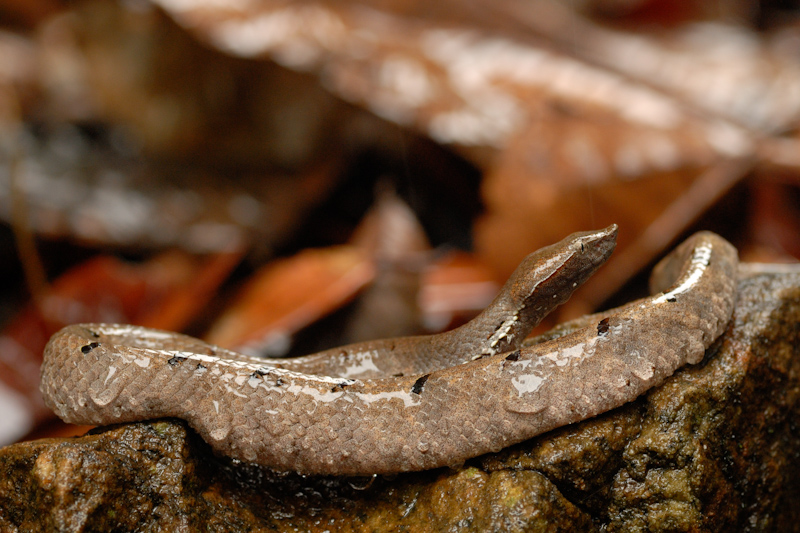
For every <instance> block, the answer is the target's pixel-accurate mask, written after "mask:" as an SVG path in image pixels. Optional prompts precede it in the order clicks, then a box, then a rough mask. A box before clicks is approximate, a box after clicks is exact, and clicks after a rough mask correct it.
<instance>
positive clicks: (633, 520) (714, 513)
mask: <svg viewBox="0 0 800 533" xmlns="http://www.w3.org/2000/svg"><path fill="white" fill-rule="evenodd" d="M476 393H477V392H476ZM798 459H800V272H798V271H794V272H791V271H788V270H787V272H784V273H759V274H751V275H750V276H748V277H745V278H744V279H743V280H742V281H741V282H740V285H739V302H738V304H737V308H736V312H735V315H734V319H733V321H732V323H731V326H730V327H729V329H728V331H727V333H726V334H725V335H724V337H723V338H722V339H720V341H718V342H717V343H716V344H715V345H714V346H713V347H712V348H711V349H710V350H709V351H708V353H707V354H706V358H705V359H704V360H703V361H702V362H701V363H700V364H698V365H696V366H692V367H686V368H684V369H682V370H681V371H679V372H678V373H676V374H675V375H674V376H673V377H672V378H670V379H669V380H668V381H667V382H666V383H665V384H664V385H663V386H661V387H659V388H657V389H654V390H652V391H650V392H649V393H648V394H646V395H644V396H643V397H641V398H639V399H638V400H637V401H635V402H632V403H630V404H627V405H626V406H624V407H622V408H620V409H617V410H614V411H611V412H609V413H606V414H605V415H603V416H600V417H597V418H595V419H592V420H588V421H585V422H583V423H580V424H574V425H571V426H568V427H565V428H562V429H560V430H557V431H553V432H550V433H548V434H545V435H543V436H541V437H539V438H535V439H532V440H529V441H527V442H524V443H522V444H519V445H517V446H514V447H511V448H509V449H506V450H504V451H502V452H500V453H498V454H493V455H487V456H483V457H480V458H477V459H474V460H471V461H469V462H468V463H467V464H465V465H464V466H463V467H461V468H454V469H438V470H434V471H430V472H421V473H416V474H403V475H397V476H393V477H375V478H372V477H367V478H318V477H317V478H315V477H302V476H297V475H293V474H276V473H273V472H270V471H268V470H265V469H261V468H258V467H255V466H252V465H243V464H234V463H231V462H230V461H228V460H226V459H222V458H216V457H214V456H213V455H212V454H211V453H210V450H209V448H208V446H206V445H205V443H203V442H202V441H201V440H200V439H199V437H197V436H196V435H195V434H194V433H193V432H192V431H191V430H190V429H188V428H187V427H186V426H185V425H184V424H183V423H182V422H180V421H174V420H161V421H153V422H145V423H139V424H127V425H122V426H116V427H110V428H100V429H97V430H94V431H93V432H91V433H90V434H88V435H86V436H84V437H79V438H72V439H45V440H39V441H34V442H26V443H21V444H16V445H13V446H8V447H6V448H3V449H0V531H111V530H115V531H133V530H136V531H164V530H169V531H174V530H208V531H295V530H300V531H306V530H310V531H443V530H446V531H800V507H798V506H797V505H795V502H796V501H798V500H799V499H800V461H799V460H798Z"/></svg>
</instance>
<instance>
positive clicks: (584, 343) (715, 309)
mask: <svg viewBox="0 0 800 533" xmlns="http://www.w3.org/2000/svg"><path fill="white" fill-rule="evenodd" d="M615 235H616V228H615V227H611V228H608V229H606V230H601V231H599V232H590V233H583V234H575V235H573V236H570V237H568V238H567V239H565V240H564V241H562V242H561V243H559V244H557V245H554V246H552V247H549V248H548V249H545V251H543V252H538V253H537V254H532V255H531V256H529V258H527V259H526V260H525V262H523V265H522V266H521V267H520V269H518V271H517V272H515V274H514V275H513V276H512V278H511V280H510V281H509V283H507V284H506V285H505V287H504V288H503V290H502V291H501V293H500V296H498V298H497V299H496V300H495V302H493V304H492V305H491V306H490V307H489V308H488V309H487V311H485V312H484V313H483V314H482V315H481V316H480V317H478V318H477V319H476V322H475V323H472V324H469V325H467V326H465V327H464V328H461V329H460V330H455V332H451V333H447V334H441V335H433V336H429V337H413V338H405V339H393V340H392V339H389V340H385V341H376V342H372V343H362V344H358V345H351V346H349V347H345V348H342V349H335V350H329V351H327V352H324V353H323V355H312V356H309V359H303V358H298V359H296V360H280V361H278V362H271V361H268V360H259V359H256V358H251V357H247V356H244V355H241V354H236V353H235V352H230V351H227V350H224V349H222V348H219V347H216V346H211V345H208V344H206V343H204V342H202V341H200V340H197V339H192V338H190V337H186V336H183V335H178V334H173V333H167V332H159V331H155V330H147V329H144V328H135V327H132V326H114V325H102V324H87V325H76V326H69V327H67V328H65V329H63V330H62V331H61V332H59V333H58V334H56V335H55V336H54V337H53V338H52V339H51V341H50V343H49V344H48V346H47V348H46V350H45V362H44V364H43V366H42V394H43V395H44V397H45V401H46V402H47V404H48V405H49V406H50V407H51V408H52V409H53V410H54V411H55V412H56V414H58V416H60V417H61V418H63V419H64V420H66V421H69V422H75V423H82V424H98V425H102V424H110V423H118V422H125V421H133V420H142V419H148V418H157V417H163V416H175V417H180V418H183V419H185V420H187V421H188V422H189V424H190V425H191V426H192V427H194V428H195V429H196V430H197V431H198V433H200V435H201V436H202V437H203V438H204V439H205V440H206V441H207V442H208V443H209V444H210V445H211V446H212V447H213V448H214V450H215V451H217V452H218V453H220V454H224V455H229V456H231V457H235V458H238V459H241V460H244V461H250V462H256V463H259V464H262V465H265V466H268V467H270V468H274V469H276V470H292V471H297V472H303V473H309V474H343V475H344V474H348V475H366V474H376V473H392V472H401V471H413V470H423V469H428V468H434V467H438V466H443V465H449V464H457V463H460V462H462V461H464V460H466V459H468V458H471V457H475V456H477V455H480V454H483V453H486V452H489V451H496V450H500V449H502V448H504V447H506V446H509V445H511V444H514V443H516V442H520V441H522V440H525V439H528V438H530V437H533V436H535V435H538V434H540V433H543V432H545V431H549V430H550V429H553V428H556V427H559V426H562V425H565V424H570V423H573V422H577V421H580V420H583V419H586V418H589V417H591V416H595V415H597V414H599V413H602V412H604V411H607V410H609V409H612V408H614V407H617V406H620V405H622V404H624V403H626V402H628V401H631V400H633V399H635V398H636V397H637V396H639V395H640V394H641V393H643V392H644V391H646V390H648V389H649V388H651V387H653V386H655V385H658V384H659V383H661V382H662V381H663V380H664V379H666V378H667V377H668V376H670V375H671V374H672V373H673V372H674V371H675V370H676V369H677V368H679V367H680V366H682V365H683V364H685V363H687V362H689V363H696V362H698V361H699V360H700V359H702V357H703V354H704V353H705V350H706V348H707V347H708V346H709V345H710V344H711V343H712V342H713V341H714V340H715V339H716V338H717V337H718V336H719V335H720V334H721V333H722V332H723V331H724V329H725V327H726V325H727V323H728V320H729V319H730V316H731V313H732V311H733V304H734V299H735V272H736V266H737V257H736V250H735V249H734V248H733V247H732V246H731V245H730V244H729V243H727V242H726V241H725V240H724V239H722V238H720V237H718V236H716V235H714V234H711V233H700V234H697V235H695V236H693V237H692V238H690V239H689V240H688V241H687V242H685V243H684V244H683V245H681V246H680V247H679V248H678V249H676V251H675V252H673V253H672V254H670V256H668V257H667V258H666V259H665V260H664V265H666V266H664V267H661V268H660V269H659V272H662V275H661V279H660V284H661V286H662V287H663V286H669V285H671V287H669V289H668V290H667V291H666V292H665V293H661V294H658V295H656V296H653V297H651V298H647V299H644V300H641V301H639V302H636V303H634V304H629V305H626V306H624V307H622V308H620V310H618V311H611V312H609V313H608V314H607V316H601V317H598V320H597V321H595V322H592V323H591V324H590V325H588V326H586V327H583V328H581V329H579V330H577V331H575V332H573V333H571V334H569V335H565V336H563V337H560V338H557V339H553V340H550V341H547V342H543V343H541V344H536V345H533V346H529V347H523V348H519V346H520V345H521V343H522V340H523V339H524V337H525V335H526V334H527V332H528V331H529V330H530V328H531V327H532V324H533V323H534V322H537V321H538V320H540V319H541V317H542V316H544V314H543V313H545V312H546V311H549V310H550V309H552V308H553V307H555V305H557V304H558V303H561V302H563V301H564V300H566V297H567V296H568V294H567V293H571V291H572V290H574V288H575V286H576V285H577V284H578V283H579V282H581V281H583V280H585V279H586V278H587V277H588V276H589V274H590V273H591V272H593V271H594V270H595V269H596V268H597V267H598V266H599V265H600V264H602V262H603V261H604V260H605V258H607V257H608V254H609V253H610V252H611V249H613V243H614V237H615ZM565 294H567V296H565ZM554 296H555V297H554ZM540 307H541V309H538V308H540ZM364 354H367V355H364ZM367 357H368V360H367V359H366V358H367ZM359 367H360V368H361V369H365V368H368V369H370V370H369V372H355V373H354V368H356V369H358V368H359ZM312 369H313V370H314V373H311V372H309V370H312ZM397 374H402V375H400V376H398V375H397Z"/></svg>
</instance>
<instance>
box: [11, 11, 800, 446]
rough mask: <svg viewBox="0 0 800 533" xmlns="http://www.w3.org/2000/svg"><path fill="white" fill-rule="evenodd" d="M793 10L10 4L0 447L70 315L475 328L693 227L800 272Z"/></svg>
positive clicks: (647, 256)
mask: <svg viewBox="0 0 800 533" xmlns="http://www.w3.org/2000/svg"><path fill="white" fill-rule="evenodd" d="M799 119H800V5H798V2H795V1H790V0H764V1H761V2H758V1H755V0H718V1H714V2H708V1H700V0H688V1H681V2H676V1H674V0H572V1H563V2H549V1H544V0H542V1H540V0H525V1H522V0H492V1H489V0H485V1H481V2H476V1H472V0H442V1H440V2H436V3H430V2H421V1H418V0H360V1H345V0H327V1H323V0H318V1H317V0H308V1H299V0H298V1H281V0H236V1H231V2H218V1H213V0H155V1H152V2H150V1H145V0H120V1H118V2H115V1H110V0H105V1H100V0H79V1H71V2H66V1H61V0H3V1H2V2H0V253H2V258H3V260H2V262H0V274H1V275H2V283H0V328H2V329H0V445H4V444H9V443H11V442H14V441H17V440H19V439H26V438H36V437H40V436H45V435H68V434H78V433H81V432H83V431H85V429H86V428H76V427H68V426H65V425H63V424H60V423H59V422H57V421H54V420H53V419H52V415H51V414H50V412H49V411H48V410H47V408H46V407H45V406H44V405H43V404H42V401H41V398H40V396H39V392H38V379H39V365H40V362H41V355H42V350H43V349H44V345H45V343H46V342H47V339H48V338H49V336H50V335H52V334H53V333H54V332H55V331H57V330H58V329H59V328H61V327H63V326H64V325H67V324H70V323H75V322H122V323H135V324H141V325H145V326H150V327H156V328H162V329H168V330H177V331H183V332H186V333H189V334H192V335H195V336H200V337H202V338H204V339H206V340H209V341H211V342H214V343H218V344H220V345H223V346H226V347H228V348H233V349H236V350H240V351H244V352H247V353H251V354H259V355H264V356H271V357H282V356H287V355H300V354H304V353H310V352H313V351H316V350H319V349H323V348H327V347H330V346H335V345H339V344H344V343H349V342H355V341H359V340H365V339H369V338H378V337H387V336H396V335H409V334H419V333H430V332H435V331H441V330H442V329H446V328H450V327H453V326H456V325H458V324H460V323H463V322H464V321H466V320H468V319H469V318H470V317H471V316H474V315H475V314H476V313H477V312H478V311H479V310H481V309H482V308H483V307H484V306H485V305H486V304H487V303H488V302H489V301H491V299H492V298H493V296H494V294H495V293H496V291H497V289H498V287H499V286H500V285H501V284H502V283H503V281H504V280H505V279H506V277H507V276H508V275H509V274H510V273H511V271H512V270H513V269H514V268H515V266H516V265H517V264H518V262H519V261H520V260H521V259H522V258H523V257H524V256H525V255H527V254H528V253H530V252H532V251H534V250H536V249H538V248H540V247H542V246H546V245H549V244H552V243H554V242H556V241H558V240H561V239H562V238H564V237H565V236H567V235H568V234H570V233H572V232H575V231H583V230H589V229H597V228H601V227H605V226H607V225H609V224H611V223H617V224H619V226H620V235H619V244H618V247H617V250H616V252H615V254H614V256H613V257H612V259H611V260H610V261H609V263H608V264H607V266H605V267H604V268H603V269H601V270H600V271H599V272H598V273H597V274H596V275H595V276H594V278H593V279H592V280H590V281H589V282H588V283H587V284H586V286H585V287H583V288H582V289H581V290H580V291H579V292H577V293H576V294H575V295H574V296H573V298H572V299H571V300H570V302H568V303H567V304H566V305H565V306H563V307H562V308H560V309H559V310H558V311H557V312H556V313H555V316H553V317H551V318H549V319H548V321H547V323H546V324H543V325H542V326H541V328H546V327H548V326H552V325H553V324H555V323H556V322H558V321H560V320H565V319H569V318H574V317H576V316H579V315H581V314H584V313H587V312H591V311H594V310H597V309H601V308H608V307H611V306H614V305H618V304H620V303H623V302H625V301H627V300H629V299H631V298H634V297H639V296H643V295H645V294H646V293H647V284H646V280H647V273H648V271H649V268H650V267H651V266H652V265H653V264H654V263H655V262H656V261H657V260H658V258H659V257H661V256H662V255H663V254H664V253H665V251H666V250H668V249H669V248H670V247H671V246H673V245H675V244H676V243H677V242H679V241H680V240H681V239H682V238H684V237H686V236H687V235H688V234H690V233H692V232H694V231H696V230H698V229H710V230H713V231H716V232H718V233H720V234H722V235H723V236H724V237H726V238H727V239H729V240H731V241H732V242H733V243H734V244H735V245H736V246H737V247H738V248H739V250H740V255H741V257H742V259H744V260H746V261H761V262H795V261H797V259H798V258H800V137H799V136H798V124H800V121H799Z"/></svg>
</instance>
